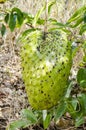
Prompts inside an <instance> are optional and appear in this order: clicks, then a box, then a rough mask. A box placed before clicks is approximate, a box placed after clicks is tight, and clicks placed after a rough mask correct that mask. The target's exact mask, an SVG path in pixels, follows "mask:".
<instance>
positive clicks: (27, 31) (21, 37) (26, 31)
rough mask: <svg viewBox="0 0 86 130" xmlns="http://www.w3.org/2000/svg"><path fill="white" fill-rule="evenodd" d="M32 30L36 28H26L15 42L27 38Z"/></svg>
mask: <svg viewBox="0 0 86 130" xmlns="http://www.w3.org/2000/svg"><path fill="white" fill-rule="evenodd" d="M33 31H36V29H34V28H32V29H27V30H25V31H24V32H23V33H22V34H21V35H20V37H19V39H18V41H17V42H20V41H22V42H24V41H25V40H26V39H27V38H28V35H29V34H30V33H31V32H33Z"/></svg>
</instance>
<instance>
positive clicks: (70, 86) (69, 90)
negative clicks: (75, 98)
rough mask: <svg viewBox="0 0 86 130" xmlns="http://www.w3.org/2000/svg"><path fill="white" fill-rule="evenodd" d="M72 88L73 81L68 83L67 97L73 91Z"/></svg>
mask: <svg viewBox="0 0 86 130" xmlns="http://www.w3.org/2000/svg"><path fill="white" fill-rule="evenodd" d="M72 88H73V82H70V83H69V85H68V89H67V92H66V95H65V97H66V98H69V97H70V93H71V91H72Z"/></svg>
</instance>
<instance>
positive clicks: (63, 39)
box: [21, 31, 72, 110]
mask: <svg viewBox="0 0 86 130" xmlns="http://www.w3.org/2000/svg"><path fill="white" fill-rule="evenodd" d="M21 58H22V68H23V70H22V74H23V79H24V82H25V87H26V92H27V95H28V99H29V102H30V104H31V106H32V107H33V108H34V109H40V110H43V109H49V108H51V107H53V106H55V105H57V103H58V102H59V101H60V99H61V98H62V97H63V96H64V94H65V92H66V90H67V81H68V77H69V73H70V68H71V61H72V60H71V44H70V43H69V42H68V40H67V36H66V34H65V33H64V32H63V31H51V32H48V33H46V34H45V37H44V34H43V32H40V31H34V32H32V33H30V34H29V36H28V43H25V44H24V43H23V47H22V50H21Z"/></svg>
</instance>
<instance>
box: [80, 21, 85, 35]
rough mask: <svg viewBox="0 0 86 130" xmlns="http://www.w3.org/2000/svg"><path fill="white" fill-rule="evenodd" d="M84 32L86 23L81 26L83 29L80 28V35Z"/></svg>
mask: <svg viewBox="0 0 86 130" xmlns="http://www.w3.org/2000/svg"><path fill="white" fill-rule="evenodd" d="M84 32H86V23H85V24H84V25H82V26H81V29H80V32H79V33H80V35H82V34H83V33H84Z"/></svg>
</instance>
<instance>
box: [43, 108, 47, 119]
mask: <svg viewBox="0 0 86 130" xmlns="http://www.w3.org/2000/svg"><path fill="white" fill-rule="evenodd" d="M42 112H43V113H42V114H43V121H45V119H46V117H47V110H43V111H42Z"/></svg>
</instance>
